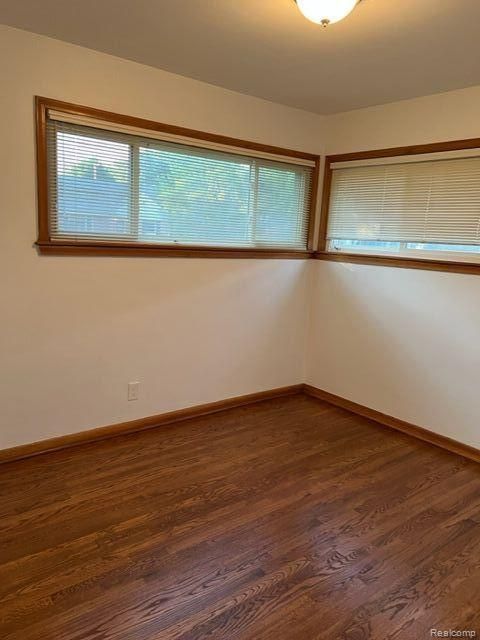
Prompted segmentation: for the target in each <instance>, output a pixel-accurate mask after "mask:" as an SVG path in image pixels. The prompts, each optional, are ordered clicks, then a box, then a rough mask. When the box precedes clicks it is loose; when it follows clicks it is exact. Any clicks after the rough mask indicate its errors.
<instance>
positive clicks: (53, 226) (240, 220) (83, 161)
mask: <svg viewBox="0 0 480 640" xmlns="http://www.w3.org/2000/svg"><path fill="white" fill-rule="evenodd" d="M42 106H43V108H44V118H45V140H44V144H45V151H46V171H45V172H44V177H45V179H46V181H47V185H46V188H45V189H41V190H40V193H41V194H42V193H45V194H46V199H47V202H46V204H45V206H44V209H45V210H46V215H47V224H46V225H44V227H45V226H46V227H47V231H48V233H47V238H46V240H47V243H48V244H50V245H55V244H57V245H61V246H65V245H71V246H75V245H76V246H91V247H95V246H97V247H100V246H115V247H121V246H123V247H124V248H128V247H138V246H142V247H145V246H148V247H150V248H152V249H155V248H156V249H162V248H163V249H168V248H170V249H172V248H173V249H178V248H185V249H187V248H189V249H194V248H200V249H202V248H204V249H205V248H207V249H212V248H213V249H222V250H230V249H240V250H249V249H253V250H257V251H258V250H260V251H263V250H266V251H283V252H306V251H307V249H308V241H309V230H310V229H311V227H310V217H311V216H310V214H311V211H312V210H313V200H314V193H313V191H314V183H315V180H314V178H315V171H316V169H317V168H318V159H314V158H315V157H314V156H308V154H305V156H308V157H303V154H299V153H297V152H288V151H285V152H284V153H285V154H290V153H291V155H282V154H280V153H276V152H275V153H274V152H270V151H264V150H262V149H261V148H260V146H259V145H258V147H259V148H258V149H256V148H255V147H256V145H251V146H252V147H253V148H248V149H247V148H242V147H240V146H238V147H237V146H233V145H227V144H225V143H223V142H218V141H217V140H215V136H213V138H214V139H213V141H212V140H211V139H209V140H207V139H206V138H207V136H206V135H205V139H200V138H199V137H195V138H193V137H188V136H185V135H176V134H171V133H169V132H167V131H164V130H163V129H165V128H166V127H165V126H164V125H158V126H155V128H153V129H151V128H143V129H142V128H141V127H139V126H137V125H139V124H142V122H143V121H137V120H135V121H134V122H133V124H132V125H130V124H128V125H126V124H125V122H124V120H125V119H124V118H122V117H121V116H118V117H116V116H110V117H109V118H105V119H99V118H97V117H92V116H91V115H89V114H83V113H81V114H80V115H79V114H78V113H77V112H75V113H71V110H65V111H64V110H62V109H59V108H50V107H49V106H48V104H47V105H45V104H43V105H42ZM76 111H78V109H77V110H76ZM119 118H120V119H122V122H119V121H118V119H119ZM127 120H128V119H127ZM147 124H149V125H150V126H151V124H152V123H147ZM193 133H195V134H196V132H193ZM208 137H209V138H212V136H208ZM39 180H42V174H39ZM40 226H41V229H42V225H40ZM44 232H45V229H44ZM40 240H45V238H40ZM40 244H42V243H41V242H40Z"/></svg>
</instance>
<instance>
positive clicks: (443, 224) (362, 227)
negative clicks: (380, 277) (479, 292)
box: [325, 148, 480, 262]
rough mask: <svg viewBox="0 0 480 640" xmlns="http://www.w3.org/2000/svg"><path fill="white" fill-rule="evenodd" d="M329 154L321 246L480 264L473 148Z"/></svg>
mask: <svg viewBox="0 0 480 640" xmlns="http://www.w3.org/2000/svg"><path fill="white" fill-rule="evenodd" d="M358 155H361V154H358ZM332 160H333V161H332V162H331V164H330V170H331V172H332V175H331V187H330V197H329V213H328V221H327V227H326V228H327V232H326V238H325V240H326V242H325V244H326V246H325V248H326V250H327V252H330V253H337V254H345V253H346V254H357V255H358V254H359V255H362V254H363V255H373V256H385V257H388V256H390V257H400V258H401V257H403V258H418V259H430V260H441V261H452V262H457V261H464V262H480V149H472V148H469V149H463V150H455V151H440V152H434V153H422V154H419V155H408V156H394V157H384V158H382V157H378V158H368V159H354V160H346V161H335V158H333V159H332Z"/></svg>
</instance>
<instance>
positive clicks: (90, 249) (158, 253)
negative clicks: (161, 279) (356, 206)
mask: <svg viewBox="0 0 480 640" xmlns="http://www.w3.org/2000/svg"><path fill="white" fill-rule="evenodd" d="M36 247H37V249H38V252H39V253H40V254H41V255H49V256H110V257H120V256H123V257H126V256H129V257H140V258H142V257H143V258H148V257H150V258H151V257H157V258H270V259H284V260H285V259H293V260H295V259H296V260H306V259H308V258H311V257H312V256H313V252H312V251H299V250H294V249H258V248H256V249H250V248H240V247H237V248H221V247H173V246H165V245H155V244H140V243H136V244H120V243H117V244H114V243H110V244H109V243H103V242H102V243H101V242H95V243H93V242H91V243H88V242H76V243H68V242H53V241H39V242H37V243H36Z"/></svg>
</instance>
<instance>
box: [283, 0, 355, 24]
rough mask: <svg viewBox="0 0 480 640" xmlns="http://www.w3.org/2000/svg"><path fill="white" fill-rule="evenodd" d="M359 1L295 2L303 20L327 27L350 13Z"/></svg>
mask: <svg viewBox="0 0 480 640" xmlns="http://www.w3.org/2000/svg"><path fill="white" fill-rule="evenodd" d="M360 1H361V0H295V2H296V3H297V6H298V8H299V9H300V11H301V12H302V13H303V15H304V16H305V18H307V19H308V20H311V21H312V22H315V23H316V24H321V25H322V26H324V27H328V25H329V24H332V23H334V22H339V21H340V20H343V18H346V17H347V16H348V14H349V13H351V12H352V11H353V10H354V9H355V7H356V6H357V4H358V3H359V2H360Z"/></svg>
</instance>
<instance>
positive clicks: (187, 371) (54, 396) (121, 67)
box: [0, 27, 322, 448]
mask: <svg viewBox="0 0 480 640" xmlns="http://www.w3.org/2000/svg"><path fill="white" fill-rule="evenodd" d="M0 65H1V78H2V98H1V103H0V115H1V117H0V140H1V141H2V152H1V154H0V163H1V166H0V216H1V233H0V273H1V274H2V278H1V286H0V293H1V304H2V312H1V319H0V326H1V331H0V354H1V356H0V357H1V367H0V378H1V381H0V407H1V418H0V448H6V447H10V446H14V445H19V444H22V443H27V442H33V441H38V440H42V439H44V438H48V437H51V436H56V435H62V434H66V433H72V432H77V431H81V430H83V429H89V428H92V427H96V426H102V425H107V424H111V423H116V422H120V421H124V420H130V419H134V418H139V417H142V416H148V415H153V414H157V413H161V412H163V411H169V410H174V409H177V408H182V407H188V406H192V405H196V404H199V403H204V402H210V401H215V400H220V399H222V398H227V397H232V396H237V395H241V394H246V393H252V392H256V391H262V390H266V389H271V388H274V387H280V386H284V385H290V384H296V383H299V382H302V381H303V378H304V356H305V350H304V348H303V347H304V344H305V335H306V313H305V308H306V300H307V288H306V287H307V271H308V269H309V263H307V262H305V261H295V260H292V261H289V260H285V261H278V260H206V259H205V260H197V259H195V260H194V259H158V258H157V259H152V258H82V257H68V258H67V257H45V256H39V255H38V254H37V252H36V250H35V249H34V247H33V242H34V241H35V238H36V202H35V148H34V118H33V113H34V111H33V98H34V95H36V94H37V95H43V96H47V97H51V98H57V99H61V100H66V101H70V102H74V103H78V104H85V105H89V106H95V107H98V108H103V109H107V110H111V111H115V112H120V113H126V114H129V115H134V116H140V117H145V118H150V119H153V120H157V121H162V122H168V123H171V124H177V125H183V126H187V127H191V128H196V129H201V130H205V131H212V132H216V133H220V134H225V135H229V136H235V137H240V138H244V139H250V140H256V141H260V142H263V143H267V144H268V143H272V144H276V145H280V146H285V147H290V148H297V149H300V150H305V151H310V152H317V153H318V152H321V151H322V143H321V139H322V136H321V135H320V136H319V135H318V131H319V130H320V129H321V125H322V119H321V118H320V117H319V116H316V115H313V114H309V113H306V112H303V111H299V110H296V109H291V108H287V107H283V106H280V105H275V104H273V103H269V102H266V101H263V100H259V99H256V98H250V97H248V96H244V95H241V94H236V93H233V92H230V91H226V90H223V89H220V88H218V87H214V86H211V85H207V84H204V83H201V82H197V81H194V80H190V79H187V78H183V77H180V76H176V75H173V74H170V73H166V72H162V71H159V70H157V69H153V68H149V67H145V66H142V65H139V64H136V63H133V62H128V61H125V60H121V59H118V58H114V57H111V56H108V55H105V54H101V53H98V52H94V51H90V50H88V49H83V48H81V47H77V46H73V45H69V44H65V43H62V42H59V41H56V40H52V39H49V38H45V37H41V36H36V35H33V34H29V33H27V32H23V31H19V30H15V29H11V28H7V27H0ZM134 380H139V381H140V382H141V388H140V399H139V400H138V401H137V402H128V401H127V383H128V382H129V381H134Z"/></svg>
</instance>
